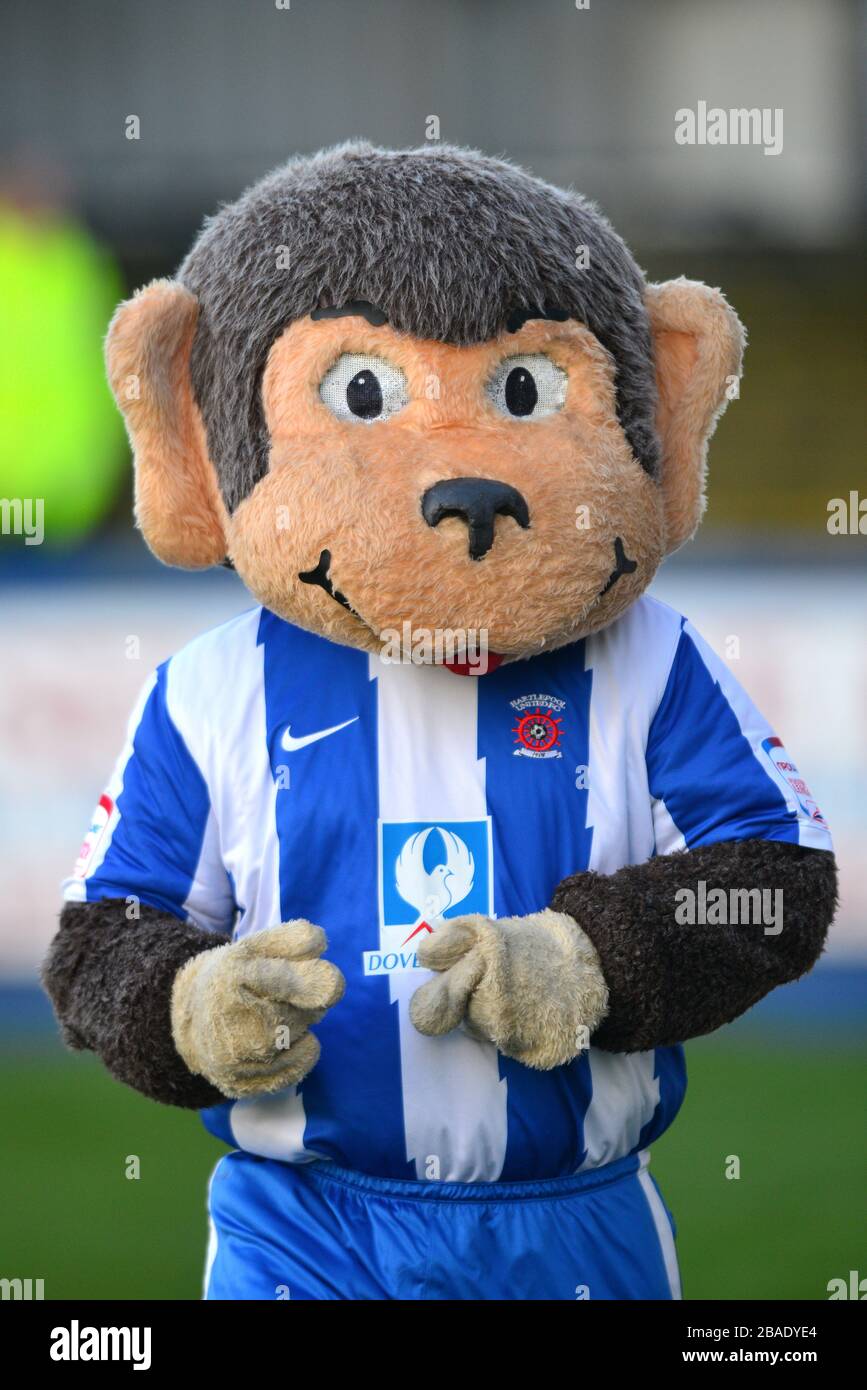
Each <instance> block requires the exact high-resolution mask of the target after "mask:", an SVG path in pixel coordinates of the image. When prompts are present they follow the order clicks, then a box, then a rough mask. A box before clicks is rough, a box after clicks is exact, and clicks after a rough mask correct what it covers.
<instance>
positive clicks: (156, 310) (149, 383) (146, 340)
mask: <svg viewBox="0 0 867 1390" xmlns="http://www.w3.org/2000/svg"><path fill="white" fill-rule="evenodd" d="M198 312H199V306H198V303H197V301H196V298H195V296H194V295H192V294H191V293H190V292H189V290H186V289H184V287H183V285H179V284H176V283H174V282H173V281H171V280H155V281H154V283H153V284H151V285H148V286H147V288H146V289H144V290H140V291H139V293H138V294H136V295H135V296H134V297H133V298H132V299H128V300H127V301H126V302H125V303H124V304H121V306H120V308H119V309H118V310H117V312H116V314H115V316H114V318H113V319H112V321H111V326H110V328H109V330H108V337H107V339H106V345H105V355H106V363H107V366H108V379H109V381H110V383H111V389H112V391H113V392H114V398H115V400H116V401H117V403H118V405H119V407H120V409H121V411H122V412H123V415H124V419H125V420H126V427H127V431H128V433H129V437H130V442H131V444H132V449H133V453H134V455H135V510H136V519H137V521H138V525H139V527H140V528H141V531H142V534H143V535H144V538H145V540H146V541H147V543H148V545H149V546H150V548H151V550H152V551H153V552H154V554H155V555H156V556H157V557H158V559H160V560H163V561H164V562H165V563H166V564H167V565H180V566H181V567H182V568H184V569H206V568H207V567H208V566H209V565H214V564H218V563H219V561H220V560H221V559H222V558H223V556H224V555H225V554H226V524H227V519H228V518H227V513H226V508H225V504H224V503H223V500H222V497H221V496H220V489H219V486H218V484H217V475H216V472H215V470H214V467H213V464H212V463H211V461H210V459H209V458H208V451H207V444H206V442H205V429H204V425H203V424H202V417H201V415H200V413H199V409H198V407H197V405H196V403H195V400H194V399H193V391H192V385H191V383H190V349H191V347H192V344H193V335H194V333H195V331H196V319H197V317H198Z"/></svg>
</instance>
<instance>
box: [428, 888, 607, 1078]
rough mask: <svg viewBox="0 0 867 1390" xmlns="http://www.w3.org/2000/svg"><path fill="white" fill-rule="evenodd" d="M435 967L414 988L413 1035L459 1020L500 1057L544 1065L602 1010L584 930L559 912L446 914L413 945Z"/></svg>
mask: <svg viewBox="0 0 867 1390" xmlns="http://www.w3.org/2000/svg"><path fill="white" fill-rule="evenodd" d="M418 959H419V964H420V965H422V966H424V968H425V969H427V970H436V971H439V972H440V973H439V974H438V975H437V978H436V979H434V980H428V981H427V983H426V984H423V985H421V986H420V987H419V988H418V989H417V990H416V992H415V994H414V995H413V997H412V1000H411V1002H410V1018H411V1019H412V1021H413V1023H414V1024H415V1026H416V1028H417V1029H418V1031H419V1032H420V1033H428V1034H431V1035H433V1036H436V1035H438V1034H441V1033H449V1032H451V1030H452V1029H453V1028H457V1026H458V1024H459V1023H461V1021H462V1020H464V1021H465V1026H466V1029H467V1031H468V1032H469V1033H472V1034H473V1035H474V1036H476V1037H478V1038H482V1039H485V1040H487V1041H489V1042H492V1043H495V1044H496V1046H497V1048H498V1050H499V1051H500V1052H502V1053H503V1054H504V1055H505V1056H506V1057H514V1058H515V1060H516V1061H518V1062H523V1063H524V1065H525V1066H528V1067H536V1068H538V1069H539V1070H540V1071H548V1070H550V1068H551V1067H559V1066H562V1065H563V1064H564V1063H565V1062H571V1060H572V1058H573V1057H576V1056H577V1055H578V1053H579V1052H582V1051H584V1050H585V1049H586V1048H587V1046H588V1043H589V1038H590V1034H591V1033H592V1032H593V1031H594V1030H595V1029H596V1028H598V1027H599V1024H600V1023H601V1022H602V1020H603V1018H604V1017H605V1014H606V1011H607V1008H608V988H607V986H606V984H605V980H604V978H603V975H602V969H601V967H600V964H599V957H598V955H597V954H596V949H595V947H594V946H593V943H592V942H591V941H590V939H589V937H587V936H585V934H584V932H583V931H582V930H581V928H580V927H579V926H578V924H577V922H575V921H573V919H572V918H571V917H567V916H566V914H565V913H563V912H552V911H551V910H550V909H546V910H545V911H544V912H535V913H533V914H532V915H530V916H529V917H506V918H503V919H502V920H500V921H493V920H492V919H491V918H489V917H480V916H472V917H456V918H454V919H453V920H452V921H450V922H447V923H445V924H444V925H443V926H441V927H439V928H438V929H437V931H436V932H435V933H434V934H433V935H432V936H429V937H427V938H426V940H425V941H424V942H423V943H422V944H421V945H420V946H419V949H418Z"/></svg>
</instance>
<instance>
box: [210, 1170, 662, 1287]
mask: <svg viewBox="0 0 867 1390" xmlns="http://www.w3.org/2000/svg"><path fill="white" fill-rule="evenodd" d="M210 1209H211V1246H210V1249H209V1252H208V1269H207V1273H206V1280H205V1296H206V1298H208V1299H320V1298H324V1299H353V1300H355V1299H360V1300H367V1299H400V1300H412V1301H414V1300H416V1299H461V1300H463V1299H469V1300H476V1299H486V1300H497V1301H499V1300H510V1299H544V1300H549V1299H556V1300H560V1299H569V1300H572V1299H585V1298H590V1299H599V1298H605V1299H609V1298H629V1299H671V1298H679V1297H680V1281H679V1277H678V1270H677V1258H676V1255H675V1252H674V1228H673V1224H672V1221H671V1217H670V1216H669V1214H668V1211H667V1210H666V1207H665V1205H664V1203H663V1201H662V1198H661V1196H660V1194H659V1190H658V1188H657V1187H656V1184H655V1183H654V1181H653V1179H652V1178H651V1176H650V1173H649V1172H648V1170H647V1155H646V1154H642V1155H640V1156H636V1155H630V1156H629V1157H627V1158H623V1159H618V1160H617V1161H616V1162H615V1163H610V1164H607V1165H606V1166H605V1167H602V1168H597V1169H594V1170H592V1171H591V1172H586V1173H579V1174H576V1175H575V1176H573V1177H567V1178H553V1179H549V1180H546V1181H543V1182H510V1183H436V1182H408V1181H404V1180H400V1179H398V1180H394V1179H384V1178H372V1177H368V1176H366V1175H364V1174H362V1173H353V1172H349V1171H347V1170H346V1169H345V1168H338V1167H336V1166H335V1165H334V1164H333V1163H330V1162H314V1163H308V1164H303V1165H302V1164H291V1163H280V1162H277V1161H275V1160H273V1159H267V1158H258V1157H256V1155H254V1154H249V1153H243V1152H240V1151H236V1152H234V1153H230V1154H227V1155H226V1157H225V1158H223V1159H221V1160H220V1162H219V1163H218V1165H217V1168H216V1170H215V1172H214V1176H213V1179H212V1181H211V1194H210Z"/></svg>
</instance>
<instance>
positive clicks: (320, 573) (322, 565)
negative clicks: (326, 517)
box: [298, 550, 369, 627]
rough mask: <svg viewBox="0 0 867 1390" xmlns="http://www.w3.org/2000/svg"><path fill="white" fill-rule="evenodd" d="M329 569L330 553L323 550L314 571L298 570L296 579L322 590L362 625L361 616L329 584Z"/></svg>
mask: <svg viewBox="0 0 867 1390" xmlns="http://www.w3.org/2000/svg"><path fill="white" fill-rule="evenodd" d="M330 568H331V551H330V550H323V551H322V552H321V553H320V556H319V559H318V561H317V563H316V567H315V569H312V570H300V571H299V573H298V578H299V579H300V580H301V583H302V584H315V585H317V586H318V587H319V588H320V589H324V591H325V593H326V594H327V595H328V597H329V598H333V599H334V601H335V603H339V604H340V606H341V608H345V609H346V611H347V613H351V614H352V616H353V618H357V619H358V621H359V622H360V623H364V619H363V618H362V616H361V614H360V613H357V612H356V611H355V609H354V608H353V606H352V604H351V603H350V602H349V599H348V598H347V597H346V596H345V594H342V593H341V592H340V590H339V589H335V587H334V585H333V584H332V582H331V575H330V574H329V570H330ZM364 625H365V627H368V626H369V624H368V623H364Z"/></svg>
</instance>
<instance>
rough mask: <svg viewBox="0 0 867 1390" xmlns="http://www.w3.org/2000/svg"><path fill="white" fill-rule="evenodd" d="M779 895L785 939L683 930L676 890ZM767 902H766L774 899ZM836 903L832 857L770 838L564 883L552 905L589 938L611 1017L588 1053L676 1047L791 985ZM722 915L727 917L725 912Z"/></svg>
mask: <svg viewBox="0 0 867 1390" xmlns="http://www.w3.org/2000/svg"><path fill="white" fill-rule="evenodd" d="M700 881H703V882H704V884H705V886H706V891H707V893H710V892H711V890H712V889H715V888H721V889H723V890H724V892H725V893H726V895H727V899H726V900H727V901H729V899H728V893H729V891H730V890H732V889H751V888H752V889H755V888H758V889H770V890H771V891H772V892H773V890H775V889H781V890H782V930H781V931H780V932H779V933H778V934H777V935H766V934H765V929H764V927H763V926H762V925H761V924H756V925H749V924H743V925H734V924H732V923H731V922H729V923H728V925H724V926H711V925H709V924H708V925H700V924H696V925H694V926H690V925H682V924H681V923H679V922H678V921H677V918H676V916H675V912H676V910H677V907H678V903H679V902H682V901H683V900H682V899H680V900H679V899H677V898H676V896H675V895H676V894H677V892H678V891H679V890H681V889H684V888H688V889H692V890H693V891H695V892H697V891H698V885H699V882H700ZM771 901H773V899H771ZM836 901H837V869H836V864H835V861H834V856H833V854H830V853H828V852H827V851H825V850H818V849H803V848H801V847H800V846H798V845H791V844H784V843H781V842H779V841H770V840H741V841H731V842H728V843H725V844H717V845H706V846H703V847H701V848H698V849H692V850H687V851H685V852H682V853H679V854H671V855H665V856H660V857H659V858H656V859H650V860H648V862H647V863H646V864H637V865H631V866H629V867H627V868H625V869H620V870H619V871H618V872H617V873H614V874H611V875H605V874H596V873H581V874H576V875H575V876H574V877H573V878H567V879H564V880H563V882H562V883H561V884H560V885H559V887H558V888H557V890H556V892H555V894H554V897H553V899H552V901H551V906H552V908H554V909H555V910H556V911H558V912H567V913H569V915H570V916H571V917H574V918H575V921H576V922H578V924H579V926H581V927H582V928H583V930H584V931H585V932H586V933H587V935H588V936H589V937H590V939H591V940H592V942H593V944H594V946H595V947H596V950H597V951H598V953H599V958H600V961H601V963H602V973H603V974H604V976H605V980H606V983H607V985H608V989H609V994H610V1001H609V1012H608V1015H607V1017H606V1019H605V1021H604V1023H603V1024H602V1025H601V1027H600V1028H599V1030H598V1032H597V1033H595V1034H594V1037H593V1043H594V1046H597V1047H601V1048H605V1049H606V1050H607V1051H609V1052H639V1051H643V1050H644V1049H645V1048H652V1047H661V1046H665V1045H667V1044H670V1043H678V1042H685V1041H686V1040H687V1039H688V1038H694V1037H698V1036H700V1035H701V1034H702V1033H711V1032H713V1030H714V1029H715V1028H719V1027H721V1026H722V1024H724V1023H730V1022H731V1021H732V1019H735V1018H738V1017H739V1015H740V1014H742V1013H744V1012H745V1011H746V1010H747V1009H749V1008H751V1007H752V1005H753V1004H755V1003H757V1002H758V1000H759V999H761V998H762V997H763V996H764V995H765V994H767V993H768V992H769V991H770V990H772V989H774V988H775V986H776V985H781V984H785V983H786V982H787V981H789V980H796V979H797V978H798V976H799V975H803V974H804V973H805V971H807V970H809V969H810V968H811V966H813V965H814V964H815V962H816V960H817V959H818V957H819V954H820V952H821V950H822V946H823V943H824V940H825V935H826V933H827V930H828V927H829V926H830V924H831V920H832V918H833V916H834V908H835V906H836ZM730 915H731V914H730Z"/></svg>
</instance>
